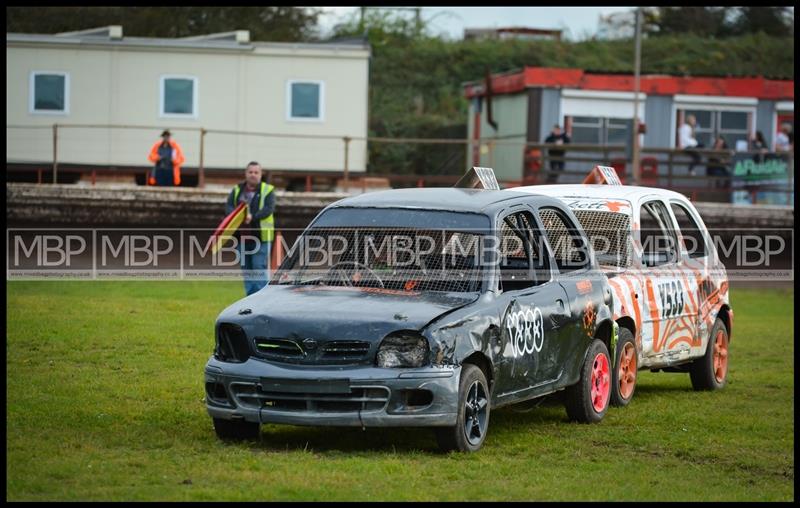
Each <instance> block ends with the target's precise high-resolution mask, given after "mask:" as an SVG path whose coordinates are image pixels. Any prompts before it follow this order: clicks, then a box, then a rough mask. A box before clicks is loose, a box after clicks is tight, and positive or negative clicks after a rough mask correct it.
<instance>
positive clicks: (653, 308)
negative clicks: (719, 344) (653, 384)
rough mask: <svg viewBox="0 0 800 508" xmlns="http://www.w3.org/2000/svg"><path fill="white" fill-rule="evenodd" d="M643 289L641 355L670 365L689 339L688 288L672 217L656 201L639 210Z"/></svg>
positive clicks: (683, 353) (685, 351)
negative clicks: (643, 329) (643, 330)
mask: <svg viewBox="0 0 800 508" xmlns="http://www.w3.org/2000/svg"><path fill="white" fill-rule="evenodd" d="M639 224H640V228H639V234H640V238H639V239H640V242H641V246H642V264H643V267H642V268H643V273H642V274H641V277H642V283H643V287H644V288H645V290H644V293H645V295H644V296H645V299H644V315H643V316H642V320H643V324H644V328H645V330H646V331H645V332H644V333H643V334H642V354H643V356H644V357H646V358H648V359H649V361H650V363H652V364H659V365H661V364H664V365H667V364H670V363H672V362H673V361H674V360H675V359H676V358H677V357H679V356H687V355H688V346H687V345H686V342H685V340H686V338H687V337H691V335H692V334H693V333H694V332H693V331H692V325H691V319H689V318H688V311H687V309H688V305H687V302H688V288H687V287H686V286H687V283H686V282H685V281H684V280H683V279H684V272H683V268H682V267H681V266H680V264H679V263H680V255H679V248H678V240H677V235H676V232H675V228H674V225H673V222H672V217H671V215H670V213H669V211H668V209H667V206H666V204H665V203H664V201H663V200H661V199H660V198H649V199H647V198H646V199H644V200H642V202H641V204H640V208H639Z"/></svg>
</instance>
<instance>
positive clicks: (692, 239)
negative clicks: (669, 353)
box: [669, 199, 719, 357]
mask: <svg viewBox="0 0 800 508" xmlns="http://www.w3.org/2000/svg"><path fill="white" fill-rule="evenodd" d="M669 205H670V211H671V212H672V217H673V218H674V220H675V225H676V228H677V232H678V242H679V246H680V248H681V259H680V262H679V266H680V269H681V272H682V277H683V280H684V282H685V286H686V288H687V296H688V302H687V304H688V305H687V308H686V316H687V320H688V321H689V322H690V325H691V327H692V334H691V337H687V338H686V339H684V340H685V342H686V344H688V346H689V347H690V349H691V352H690V355H691V356H693V357H695V356H702V354H703V353H704V351H705V349H704V344H703V338H704V337H707V336H708V334H709V331H710V330H709V327H708V323H709V319H708V317H709V313H711V312H713V310H714V304H715V303H716V300H717V298H718V294H719V288H718V287H717V284H716V283H715V280H714V278H713V276H712V272H713V270H712V268H713V267H714V256H713V251H712V248H711V243H710V238H708V237H707V235H706V231H705V226H704V225H702V222H701V221H700V219H699V217H698V216H697V212H696V211H695V210H694V209H693V207H692V206H691V205H689V204H688V203H686V202H683V201H681V200H678V199H671V200H670V201H669Z"/></svg>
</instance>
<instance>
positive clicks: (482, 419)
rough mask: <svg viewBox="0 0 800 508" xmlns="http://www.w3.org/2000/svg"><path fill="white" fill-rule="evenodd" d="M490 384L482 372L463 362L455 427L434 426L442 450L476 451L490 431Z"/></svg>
mask: <svg viewBox="0 0 800 508" xmlns="http://www.w3.org/2000/svg"><path fill="white" fill-rule="evenodd" d="M489 402H490V400H489V385H488V383H487V382H486V376H485V375H484V374H483V371H482V370H481V369H479V368H478V367H476V366H475V365H470V364H468V363H467V364H464V366H463V367H462V369H461V381H460V382H459V388H458V417H457V419H456V425H455V426H454V427H437V428H436V430H435V431H436V440H437V442H438V443H439V448H440V449H441V450H442V451H445V452H449V451H451V450H455V451H459V452H476V451H478V450H479V449H480V447H481V446H482V445H483V441H484V440H485V439H486V432H487V431H488V430H489V411H490V403H489Z"/></svg>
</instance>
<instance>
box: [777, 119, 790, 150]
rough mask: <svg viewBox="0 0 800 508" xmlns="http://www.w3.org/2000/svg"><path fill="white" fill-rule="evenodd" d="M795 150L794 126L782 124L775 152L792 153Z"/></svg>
mask: <svg viewBox="0 0 800 508" xmlns="http://www.w3.org/2000/svg"><path fill="white" fill-rule="evenodd" d="M793 150H794V135H793V133H792V125H791V124H789V123H783V124H781V130H780V131H779V132H778V134H776V135H775V151H776V152H791V151H793Z"/></svg>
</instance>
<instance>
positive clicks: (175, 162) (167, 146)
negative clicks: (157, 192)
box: [147, 130, 186, 187]
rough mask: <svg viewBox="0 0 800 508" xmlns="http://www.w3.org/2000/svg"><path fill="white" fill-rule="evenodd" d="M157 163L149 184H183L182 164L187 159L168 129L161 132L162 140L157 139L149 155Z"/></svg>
mask: <svg viewBox="0 0 800 508" xmlns="http://www.w3.org/2000/svg"><path fill="white" fill-rule="evenodd" d="M147 158H148V159H150V162H153V163H154V164H155V168H153V171H151V172H150V176H149V177H148V179H147V184H148V185H158V186H162V187H171V186H173V185H175V186H176V187H177V186H178V185H180V184H181V164H183V162H184V161H185V160H186V159H185V158H184V156H183V150H182V149H181V146H180V145H179V144H178V142H177V141H175V140H174V139H172V137H171V134H170V132H169V131H168V130H165V131H164V132H162V133H161V141H156V142H155V144H154V145H153V147H152V148H151V149H150V155H149V156H148V157H147Z"/></svg>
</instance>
